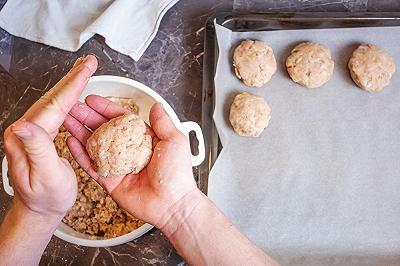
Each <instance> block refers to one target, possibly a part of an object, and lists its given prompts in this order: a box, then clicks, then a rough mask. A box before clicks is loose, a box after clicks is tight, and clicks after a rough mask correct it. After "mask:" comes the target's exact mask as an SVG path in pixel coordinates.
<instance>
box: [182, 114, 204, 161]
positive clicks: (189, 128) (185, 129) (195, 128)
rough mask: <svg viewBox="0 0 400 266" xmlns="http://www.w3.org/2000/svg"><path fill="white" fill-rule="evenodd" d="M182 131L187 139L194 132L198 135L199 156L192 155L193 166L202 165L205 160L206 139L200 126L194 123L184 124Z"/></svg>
mask: <svg viewBox="0 0 400 266" xmlns="http://www.w3.org/2000/svg"><path fill="white" fill-rule="evenodd" d="M180 130H181V131H182V133H183V134H185V135H186V137H188V138H189V133H190V132H191V131H194V132H195V133H196V138H197V141H198V142H199V147H198V149H199V154H197V155H193V154H192V166H198V165H200V164H201V163H202V162H203V161H204V158H205V147H204V137H203V131H202V130H201V128H200V126H199V124H197V123H196V122H193V121H188V122H182V123H181V126H180Z"/></svg>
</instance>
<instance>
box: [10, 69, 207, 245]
mask: <svg viewBox="0 0 400 266" xmlns="http://www.w3.org/2000/svg"><path fill="white" fill-rule="evenodd" d="M90 94H97V95H101V96H115V97H130V98H134V99H135V104H137V106H138V107H139V116H140V118H141V119H143V120H145V121H146V122H149V111H150V108H151V106H152V105H153V104H154V103H156V102H161V103H162V104H163V106H164V109H165V110H166V112H167V113H168V115H169V116H170V117H171V119H172V121H173V122H174V124H175V125H176V127H177V128H178V129H179V130H180V131H181V132H182V133H184V134H185V135H186V136H188V134H189V132H191V131H194V132H195V133H196V137H197V140H198V143H199V147H198V150H199V153H198V154H197V155H192V165H193V166H197V165H199V164H201V163H202V162H203V160H204V157H205V153H204V139H203V134H202V131H201V128H200V126H199V125H198V124H197V123H195V122H183V123H181V122H180V121H179V119H178V116H177V115H176V113H175V112H174V110H173V109H172V108H171V106H170V105H169V104H168V103H167V102H166V101H165V100H164V99H163V98H162V97H161V96H160V95H159V94H157V93H156V92H155V91H153V90H151V89H150V88H149V87H147V86H145V85H143V84H142V83H140V82H137V81H134V80H131V79H128V78H123V77H117V76H95V77H92V78H90V80H89V83H88V85H87V87H86V89H85V90H84V91H83V94H82V96H81V98H80V100H81V101H83V100H84V99H85V97H86V96H87V95H90ZM7 173H8V168H7V158H6V157H4V159H3V163H2V176H3V186H4V190H5V191H6V193H7V194H9V195H11V196H12V195H13V194H14V191H13V189H12V187H11V186H10V182H9V180H8V175H7ZM152 228H153V226H152V225H150V224H144V225H143V226H141V227H140V228H138V229H136V230H134V231H132V232H130V233H129V234H126V235H123V236H119V237H115V238H110V239H105V238H103V237H93V236H89V235H86V234H82V233H79V232H76V231H75V230H73V229H72V228H71V227H69V226H68V225H66V224H64V223H61V224H60V225H59V226H58V227H57V229H56V231H55V232H54V235H56V236H57V237H59V238H61V239H63V240H65V241H68V242H70V243H73V244H77V245H82V246H88V247H109V246H115V245H120V244H123V243H126V242H129V241H132V240H133V239H136V238H138V237H140V236H142V235H143V234H145V233H146V232H148V231H149V230H150V229H152Z"/></svg>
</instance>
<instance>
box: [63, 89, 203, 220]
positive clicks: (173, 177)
mask: <svg viewBox="0 0 400 266" xmlns="http://www.w3.org/2000/svg"><path fill="white" fill-rule="evenodd" d="M86 102H87V106H80V107H79V108H73V109H72V110H71V115H72V116H69V117H68V118H67V120H66V121H65V123H64V125H65V127H66V128H67V129H68V130H69V131H70V132H71V134H72V135H73V136H74V137H72V138H70V139H68V145H69V147H70V150H71V153H72V154H73V155H74V157H75V159H76V160H77V162H78V163H79V164H80V165H81V166H82V167H83V168H84V169H85V170H86V171H87V172H88V174H89V175H91V176H92V177H93V178H94V179H95V180H96V181H97V182H98V183H99V184H100V185H101V186H102V187H103V188H104V189H105V190H106V191H107V192H108V193H110V194H111V196H112V197H113V198H114V200H115V201H116V202H117V203H118V204H119V205H120V206H121V207H122V208H124V209H125V210H127V211H128V212H130V213H131V214H133V215H134V216H136V217H138V218H141V219H143V220H145V221H147V222H150V223H153V224H156V223H157V222H158V221H159V220H160V218H161V217H162V215H163V213H164V212H165V211H166V210H167V209H168V208H169V207H170V206H171V204H173V203H174V202H176V201H177V200H179V199H180V198H182V197H183V196H184V195H185V194H186V193H188V192H190V191H191V190H193V189H195V188H196V186H195V183H194V180H193V178H188V177H191V176H192V168H191V162H190V148H189V144H188V140H187V139H186V138H185V137H184V136H183V135H182V134H181V133H180V132H179V131H177V130H176V128H175V127H174V130H175V131H173V132H172V131H171V136H170V138H165V136H164V135H163V132H157V131H159V130H160V128H163V129H164V127H165V126H164V125H160V126H157V125H155V126H154V125H153V124H156V122H153V124H152V127H153V128H154V129H155V130H154V131H155V133H156V136H155V135H154V133H153V132H152V134H153V150H154V152H153V156H152V158H151V160H150V163H149V164H148V165H147V167H145V168H144V169H143V170H142V171H141V172H140V173H139V174H128V175H126V176H125V177H123V178H115V177H107V178H102V177H100V176H99V175H98V174H97V173H96V172H95V170H94V169H93V167H92V161H91V160H90V158H89V157H88V155H87V153H86V150H85V148H84V146H85V144H86V140H87V138H88V137H89V136H90V134H91V133H90V131H89V130H87V129H86V127H85V126H87V127H89V128H91V129H92V130H95V129H96V128H97V127H98V126H100V125H101V124H103V123H104V122H106V121H107V120H108V119H111V118H114V117H116V116H119V115H121V114H123V113H125V112H126V110H125V109H123V108H122V107H119V106H117V105H116V104H114V103H112V102H110V101H108V100H107V99H104V98H102V97H99V96H89V97H88V98H87V99H86ZM105 106H106V107H105ZM100 111H101V112H100ZM77 112H79V113H77ZM151 116H152V114H150V122H152V120H153V121H154V120H155V118H154V117H153V119H152V117H151ZM153 116H156V114H154V113H153ZM168 119H169V118H168ZM171 124H172V123H171ZM157 133H159V134H157Z"/></svg>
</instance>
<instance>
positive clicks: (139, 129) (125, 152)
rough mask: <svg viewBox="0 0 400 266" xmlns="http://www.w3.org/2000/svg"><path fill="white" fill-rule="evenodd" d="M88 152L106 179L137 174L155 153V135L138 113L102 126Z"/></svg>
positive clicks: (95, 132) (94, 133)
mask: <svg viewBox="0 0 400 266" xmlns="http://www.w3.org/2000/svg"><path fill="white" fill-rule="evenodd" d="M86 150H87V152H88V154H89V156H90V158H91V159H92V160H93V162H94V164H95V166H96V171H97V172H98V173H99V174H100V175H101V176H103V177H107V176H114V177H122V176H125V175H126V174H129V173H134V174H137V173H139V172H140V171H141V170H142V169H143V168H144V167H145V166H146V165H147V164H148V163H149V161H150V158H151V155H152V154H153V151H152V138H151V135H150V134H149V133H148V132H147V128H146V124H145V122H144V121H143V120H141V119H140V118H139V117H137V116H136V115H135V114H126V115H123V116H120V117H116V118H113V119H111V120H110V121H108V122H106V123H104V124H102V125H101V126H100V127H99V128H98V129H96V131H94V132H93V134H92V135H91V136H90V138H89V139H88V141H87V143H86Z"/></svg>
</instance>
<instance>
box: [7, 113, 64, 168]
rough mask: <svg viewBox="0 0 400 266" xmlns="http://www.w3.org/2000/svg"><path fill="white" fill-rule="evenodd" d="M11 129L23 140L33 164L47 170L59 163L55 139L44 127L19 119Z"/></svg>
mask: <svg viewBox="0 0 400 266" xmlns="http://www.w3.org/2000/svg"><path fill="white" fill-rule="evenodd" d="M11 131H12V132H13V133H14V134H15V135H16V136H17V138H18V139H19V140H20V141H21V142H22V145H23V148H24V150H25V152H26V154H27V157H28V160H29V162H30V163H31V166H33V167H40V168H41V170H45V169H49V168H54V166H55V165H57V164H58V163H59V162H58V161H59V157H58V155H57V152H56V150H55V147H54V144H53V141H52V140H51V138H50V136H49V134H48V133H47V132H46V131H45V130H44V129H43V128H42V127H40V126H38V125H36V124H33V123H30V122H27V121H23V120H19V121H17V122H15V123H14V124H13V125H12V126H11ZM50 172H52V171H50Z"/></svg>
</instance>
